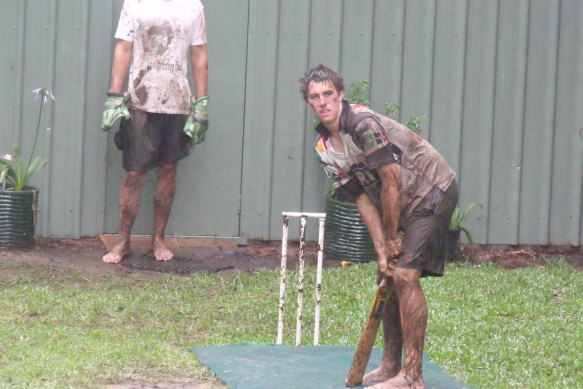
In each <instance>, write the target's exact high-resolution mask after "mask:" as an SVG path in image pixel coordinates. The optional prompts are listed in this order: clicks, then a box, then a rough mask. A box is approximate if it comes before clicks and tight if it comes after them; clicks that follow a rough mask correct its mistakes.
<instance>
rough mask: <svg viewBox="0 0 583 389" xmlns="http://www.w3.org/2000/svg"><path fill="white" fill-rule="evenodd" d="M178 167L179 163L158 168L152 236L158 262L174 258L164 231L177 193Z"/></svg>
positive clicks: (166, 164)
mask: <svg viewBox="0 0 583 389" xmlns="http://www.w3.org/2000/svg"><path fill="white" fill-rule="evenodd" d="M176 167H177V163H164V162H162V163H161V164H160V167H158V182H157V183H156V194H155V197H154V218H155V220H154V233H153V234H152V249H153V251H154V256H155V257H156V260H158V261H169V260H171V259H172V258H173V257H174V254H173V253H172V252H171V251H170V250H169V249H168V247H167V246H166V244H165V243H164V231H165V230H166V224H167V223H168V218H169V217H170V211H171V209H172V203H173V202H174V194H175V192H176Z"/></svg>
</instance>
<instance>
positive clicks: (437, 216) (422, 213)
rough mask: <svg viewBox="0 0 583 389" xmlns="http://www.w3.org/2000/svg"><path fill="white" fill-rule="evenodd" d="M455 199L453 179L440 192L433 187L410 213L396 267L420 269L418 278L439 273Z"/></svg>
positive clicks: (440, 274) (455, 191) (441, 270)
mask: <svg viewBox="0 0 583 389" xmlns="http://www.w3.org/2000/svg"><path fill="white" fill-rule="evenodd" d="M457 201H458V187H457V182H456V181H455V180H453V181H452V183H451V184H450V185H449V188H448V189H447V190H446V191H445V192H443V191H441V190H440V189H439V188H433V189H432V190H431V191H430V192H429V193H428V194H427V196H425V198H424V199H423V201H422V202H421V203H420V204H419V206H418V207H417V208H416V209H415V211H414V212H413V214H412V215H411V219H410V222H409V224H408V225H407V226H406V228H405V231H404V232H405V239H404V241H403V251H402V252H401V255H400V256H399V259H398V260H397V264H396V267H401V268H406V269H418V270H421V277H426V276H442V275H443V268H444V266H445V240H446V237H447V231H448V230H449V221H450V218H451V214H452V213H453V211H454V210H455V207H456V205H457Z"/></svg>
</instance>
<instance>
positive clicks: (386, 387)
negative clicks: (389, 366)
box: [367, 373, 425, 389]
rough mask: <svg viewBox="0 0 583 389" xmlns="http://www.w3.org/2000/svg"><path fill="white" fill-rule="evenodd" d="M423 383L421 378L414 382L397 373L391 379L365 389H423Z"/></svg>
mask: <svg viewBox="0 0 583 389" xmlns="http://www.w3.org/2000/svg"><path fill="white" fill-rule="evenodd" d="M424 388H425V383H424V382H423V377H419V378H418V379H416V380H414V379H411V378H409V377H406V376H405V375H404V374H403V373H399V374H397V375H396V376H394V377H393V378H391V379H388V380H386V381H383V382H381V383H380V384H376V385H373V386H368V387H367V389H424Z"/></svg>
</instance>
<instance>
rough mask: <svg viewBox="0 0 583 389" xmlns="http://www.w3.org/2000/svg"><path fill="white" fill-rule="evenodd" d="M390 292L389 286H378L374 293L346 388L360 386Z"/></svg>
mask: <svg viewBox="0 0 583 389" xmlns="http://www.w3.org/2000/svg"><path fill="white" fill-rule="evenodd" d="M390 291H391V288H390V287H389V286H379V287H378V289H377V291H376V293H375V296H374V299H373V302H372V307H371V310H370V314H369V315H368V318H367V319H366V323H365V325H364V328H363V330H362V334H361V335H360V340H359V341H358V345H357V346H356V352H355V353H354V358H353V360H352V365H351V366H350V371H349V372H348V378H347V379H346V382H345V383H346V386H349V387H353V386H359V385H360V384H362V377H363V376H364V371H365V369H366V365H367V364H368V360H369V358H370V354H371V352H372V348H373V346H374V342H375V339H376V336H377V332H378V330H379V325H380V324H381V319H382V316H383V315H382V313H383V310H384V309H385V305H386V304H385V303H386V302H387V299H388V297H389V293H390Z"/></svg>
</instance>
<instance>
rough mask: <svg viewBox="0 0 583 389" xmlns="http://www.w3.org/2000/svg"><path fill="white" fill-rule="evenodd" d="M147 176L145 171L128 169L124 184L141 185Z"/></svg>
mask: <svg viewBox="0 0 583 389" xmlns="http://www.w3.org/2000/svg"><path fill="white" fill-rule="evenodd" d="M145 176H146V173H145V172H132V171H126V172H125V174H124V180H123V184H124V185H125V186H136V185H140V184H141V183H142V181H143V179H144V177H145Z"/></svg>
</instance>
